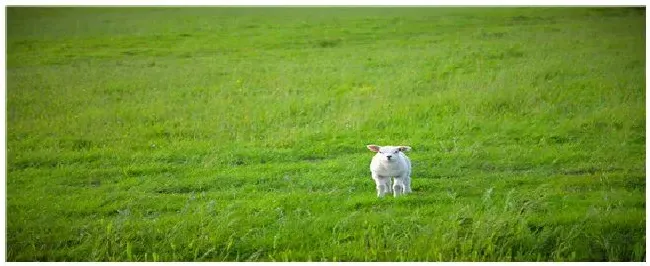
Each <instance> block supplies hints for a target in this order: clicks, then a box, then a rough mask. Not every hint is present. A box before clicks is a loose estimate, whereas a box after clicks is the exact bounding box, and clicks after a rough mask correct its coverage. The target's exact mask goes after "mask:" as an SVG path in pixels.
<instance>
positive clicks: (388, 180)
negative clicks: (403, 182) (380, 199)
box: [386, 177, 393, 193]
mask: <svg viewBox="0 0 650 266" xmlns="http://www.w3.org/2000/svg"><path fill="white" fill-rule="evenodd" d="M391 179H392V178H391V177H387V178H386V193H393V184H392V183H393V182H392V181H391Z"/></svg>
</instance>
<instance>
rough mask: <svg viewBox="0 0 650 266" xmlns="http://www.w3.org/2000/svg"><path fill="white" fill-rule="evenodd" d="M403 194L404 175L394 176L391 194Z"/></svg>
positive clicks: (395, 195)
mask: <svg viewBox="0 0 650 266" xmlns="http://www.w3.org/2000/svg"><path fill="white" fill-rule="evenodd" d="M402 194H404V177H395V184H393V196H394V197H397V196H399V195H402Z"/></svg>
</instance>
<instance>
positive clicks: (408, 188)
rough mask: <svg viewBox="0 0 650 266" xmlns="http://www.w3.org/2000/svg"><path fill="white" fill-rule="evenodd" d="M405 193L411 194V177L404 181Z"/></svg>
mask: <svg viewBox="0 0 650 266" xmlns="http://www.w3.org/2000/svg"><path fill="white" fill-rule="evenodd" d="M404 193H411V177H410V176H406V178H405V179H404Z"/></svg>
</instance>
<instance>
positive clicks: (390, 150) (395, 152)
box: [377, 146, 400, 162]
mask: <svg viewBox="0 0 650 266" xmlns="http://www.w3.org/2000/svg"><path fill="white" fill-rule="evenodd" d="M399 153H400V150H399V148H397V147H393V146H386V147H381V148H380V149H379V152H377V155H378V156H380V158H381V160H382V161H386V162H395V159H397V157H398V156H399Z"/></svg>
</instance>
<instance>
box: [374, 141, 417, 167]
mask: <svg viewBox="0 0 650 266" xmlns="http://www.w3.org/2000/svg"><path fill="white" fill-rule="evenodd" d="M368 149H369V150H371V151H374V152H376V153H377V154H376V155H375V157H377V158H379V159H380V160H381V161H383V162H387V163H393V162H396V161H397V159H398V158H399V157H400V153H401V152H402V151H407V150H409V149H410V147H408V146H398V147H396V146H384V147H380V146H377V145H368Z"/></svg>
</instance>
